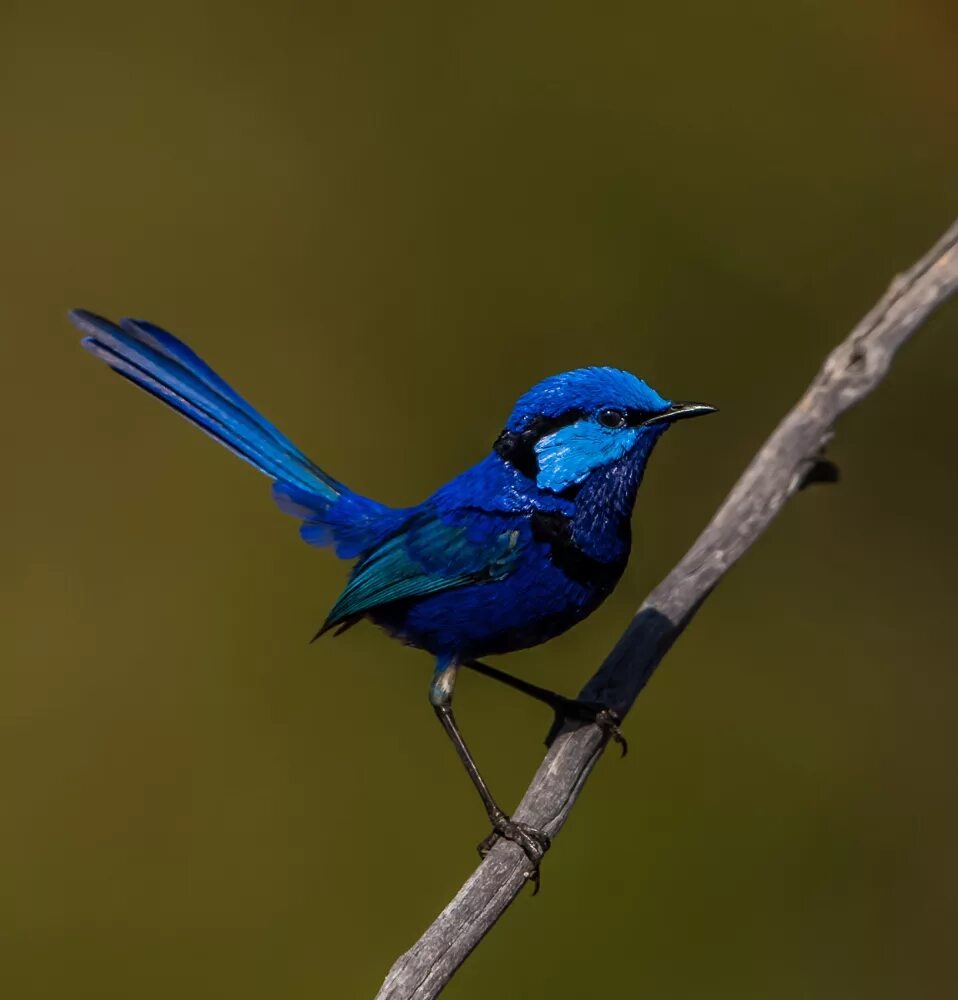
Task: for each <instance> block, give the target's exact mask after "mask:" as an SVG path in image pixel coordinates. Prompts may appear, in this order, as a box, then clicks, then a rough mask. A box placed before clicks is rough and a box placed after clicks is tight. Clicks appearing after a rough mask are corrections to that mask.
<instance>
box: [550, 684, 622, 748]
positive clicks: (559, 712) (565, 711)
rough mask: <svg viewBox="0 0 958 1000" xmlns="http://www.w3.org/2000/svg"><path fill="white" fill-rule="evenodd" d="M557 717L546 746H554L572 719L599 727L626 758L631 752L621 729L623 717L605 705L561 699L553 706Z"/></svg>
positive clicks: (574, 699) (575, 699)
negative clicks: (563, 728) (560, 732)
mask: <svg viewBox="0 0 958 1000" xmlns="http://www.w3.org/2000/svg"><path fill="white" fill-rule="evenodd" d="M553 708H554V709H555V713H556V717H555V720H554V721H553V723H552V728H551V729H550V730H549V733H548V735H547V736H546V746H547V747H550V746H552V741H553V740H554V739H555V738H556V736H558V735H559V730H560V729H562V727H563V726H564V725H565V724H566V722H567V721H569V720H570V719H572V720H574V721H576V722H592V723H594V724H595V725H597V726H598V727H599V728H600V729H601V730H602V731H603V732H604V733H605V735H606V738H607V739H610V740H612V742H613V743H617V744H618V746H619V749H620V750H621V752H622V756H623V757H624V756H625V755H626V754H627V753H628V752H629V744H628V741H627V740H626V738H625V737H624V736H623V735H622V730H621V729H619V723H620V722H621V721H622V716H621V715H619V713H618V712H615V711H613V710H612V709H611V708H606V706H605V705H600V704H599V703H598V702H595V701H580V700H579V699H577V698H560V699H559V701H558V702H557V703H556V704H555V705H553Z"/></svg>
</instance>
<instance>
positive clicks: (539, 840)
mask: <svg viewBox="0 0 958 1000" xmlns="http://www.w3.org/2000/svg"><path fill="white" fill-rule="evenodd" d="M500 838H502V839H503V840H511V841H512V842H513V843H514V844H518V845H519V846H520V847H521V848H522V850H523V853H524V854H525V856H526V858H527V859H528V860H529V865H530V870H529V871H528V872H526V878H527V879H528V880H529V881H530V882H531V883H532V885H533V890H532V895H533V896H534V895H535V894H536V893H537V892H538V891H539V862H540V861H542V856H543V855H544V854H545V853H546V851H548V850H549V847H550V846H551V844H552V840H551V838H550V837H549V836H548V834H545V833H543V832H542V831H541V830H537V829H536V828H535V827H534V826H529V824H528V823H520V822H518V821H517V820H514V819H510V818H509V817H508V816H506V815H504V814H503V815H502V816H498V817H496V818H494V819H493V824H492V833H490V834H489V836H488V837H486V839H485V840H484V841H482V843H481V844H480V845H479V848H478V850H479V857H480V858H484V857H485V856H486V855H487V854H488V853H489V852H490V851H491V850H492V849H493V847H495V846H496V844H497V843H498V841H499V839H500Z"/></svg>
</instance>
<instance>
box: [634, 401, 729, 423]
mask: <svg viewBox="0 0 958 1000" xmlns="http://www.w3.org/2000/svg"><path fill="white" fill-rule="evenodd" d="M717 412H718V408H717V407H715V406H709V405H708V403H673V404H672V405H671V406H670V407H669V408H668V409H667V410H666V411H665V412H664V413H657V414H656V415H655V416H654V417H649V418H648V420H643V421H642V426H643V427H648V426H650V425H651V424H672V423H675V421H676V420H688V419H689V418H690V417H704V416H705V414H706V413H717Z"/></svg>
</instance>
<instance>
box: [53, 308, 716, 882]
mask: <svg viewBox="0 0 958 1000" xmlns="http://www.w3.org/2000/svg"><path fill="white" fill-rule="evenodd" d="M71 319H72V320H73V322H74V323H75V324H76V325H77V326H78V327H79V328H80V329H81V330H82V331H83V332H84V334H86V336H85V338H84V340H83V346H84V347H86V348H87V350H89V351H91V352H92V353H93V354H95V355H96V356H97V357H99V358H101V359H102V360H104V361H105V362H106V363H107V364H108V365H109V366H110V367H111V368H113V369H114V370H115V371H117V372H118V373H119V374H121V375H123V376H124V377H125V378H127V379H129V380H130V381H132V382H134V383H135V384H137V385H139V386H140V387H141V388H143V389H145V390H146V391H147V392H149V393H151V394H152V395H154V396H156V397H157V398H159V399H161V400H162V401H163V402H165V403H166V404H167V405H168V406H170V407H172V408H173V409H174V410H176V411H177V412H179V413H181V414H182V415H183V416H185V417H186V418H187V419H189V420H191V421H192V422H193V423H195V424H196V425H197V426H199V427H200V428H201V429H202V430H204V431H205V432H206V433H207V434H209V435H210V436H212V437H213V438H214V439H216V440H217V441H219V442H220V443H221V444H223V445H224V446H225V447H227V448H228V449H230V450H231V451H232V452H234V453H235V454H237V455H239V457H240V458H243V459H244V460H245V461H247V462H249V463H250V464H251V465H253V466H255V467H256V468H257V469H259V470H260V471H261V472H263V473H265V474H266V475H267V476H269V477H270V478H271V479H272V480H273V496H274V499H275V500H276V502H277V503H278V505H279V506H280V508H281V509H282V510H284V511H286V512H287V513H290V514H293V515H295V516H296V517H298V518H300V519H301V520H302V522H303V524H302V526H301V529H300V532H301V534H302V537H303V538H304V540H306V541H307V542H309V543H310V544H312V545H323V546H332V547H333V548H334V549H335V551H336V553H337V555H339V556H340V557H341V558H344V559H355V560H357V562H356V565H355V567H354V569H353V572H352V574H351V576H350V579H349V582H348V584H347V586H346V588H345V590H344V591H343V593H342V594H341V595H340V597H339V599H338V600H337V601H336V603H335V604H334V606H333V608H332V610H331V611H330V613H329V616H328V618H327V619H326V622H325V624H324V625H323V627H322V629H321V630H320V634H322V632H325V631H327V630H328V629H331V628H334V627H341V628H342V627H347V626H349V625H350V624H352V623H353V622H356V621H358V620H360V619H361V618H369V619H371V620H372V621H373V622H375V623H376V624H378V625H381V626H382V627H383V628H385V629H386V630H387V631H388V632H390V633H391V634H392V635H394V636H396V637H397V638H399V639H401V640H403V641H404V642H407V643H409V644H411V645H413V646H417V647H419V648H421V649H424V650H426V651H428V652H429V653H431V654H433V656H435V657H436V661H437V671H436V675H435V677H434V681H433V685H432V688H431V695H430V696H431V700H432V702H433V705H434V707H435V709H436V712H437V714H438V715H439V717H440V719H441V720H442V722H443V725H444V726H445V727H446V729H447V731H448V732H449V735H450V736H451V737H452V739H453V741H454V742H455V743H456V746H457V749H458V751H459V753H460V755H461V756H462V758H463V761H464V763H465V764H466V767H467V770H469V773H470V775H471V777H472V778H473V781H474V782H475V783H476V784H477V787H478V788H479V790H480V793H481V794H482V796H483V801H484V803H485V805H486V809H487V812H488V813H489V816H490V819H491V820H492V822H493V828H494V832H495V833H498V834H500V835H504V836H507V837H509V838H510V839H513V840H516V841H518V842H519V843H520V844H521V845H522V846H523V848H524V850H526V852H527V854H529V856H530V858H531V859H532V860H533V862H534V863H537V862H538V858H539V856H541V853H542V850H544V849H545V846H547V838H544V837H543V836H542V835H541V834H538V833H537V832H536V831H530V830H528V829H527V828H524V827H522V826H521V825H520V824H516V823H513V822H512V821H511V820H509V819H508V817H506V816H505V814H504V813H503V812H502V811H501V810H500V809H499V807H498V806H497V805H496V804H495V802H494V801H493V800H492V798H491V796H489V793H488V789H486V788H485V785H484V783H483V782H482V780H481V778H480V777H479V774H478V770H477V769H476V768H475V764H474V762H473V761H472V758H471V756H470V754H469V751H468V750H467V749H466V747H465V744H464V743H463V741H462V737H461V735H460V734H459V731H458V728H457V726H456V724H455V720H454V718H453V716H452V711H451V701H452V691H453V687H454V683H455V676H456V670H457V668H458V666H459V665H460V664H466V665H472V666H475V667H476V668H477V669H482V670H483V671H485V672H492V673H495V671H492V670H491V668H488V667H485V666H484V665H482V664H478V663H476V662H475V661H477V660H478V659H479V658H480V657H483V656H486V655H489V654H496V653H505V652H509V651H511V650H515V649H521V648H524V647H527V646H532V645H536V644H537V643H540V642H544V641H545V640H547V639H550V638H552V637H553V636H556V635H559V634H560V633H562V632H564V631H565V630H566V629H568V628H569V627H570V626H572V625H574V624H576V623H577V622H579V621H581V620H582V619H583V618H585V617H586V616H587V615H588V614H590V613H591V612H592V611H594V610H595V608H596V607H598V606H599V604H601V603H602V601H603V600H604V599H605V598H606V597H607V596H608V594H609V593H610V592H611V591H612V589H613V588H614V587H615V584H616V583H617V582H618V580H619V577H620V576H621V574H622V571H623V570H624V568H625V565H626V562H627V560H628V557H629V550H630V546H631V529H630V524H631V515H632V508H633V505H634V503H635V497H636V492H637V490H638V488H639V485H640V483H641V481H642V476H643V473H644V471H645V466H646V462H647V461H648V458H649V456H650V454H651V452H652V449H653V448H654V446H655V444H656V443H657V441H658V440H659V438H660V437H661V435H662V434H663V432H664V431H665V430H666V429H667V428H668V427H669V426H670V424H671V423H673V422H674V421H676V420H679V419H684V418H686V417H691V416H697V415H699V414H702V413H708V412H711V411H712V408H711V407H708V406H705V405H703V404H693V403H673V402H671V401H669V400H667V399H665V398H663V397H662V396H660V395H659V394H658V393H657V392H655V391H654V390H653V389H652V388H650V387H649V386H648V385H646V383H645V382H643V381H641V380H640V379H638V378H636V377H635V376H634V375H631V374H629V373H628V372H623V371H619V370H618V369H615V368H583V369H578V370H576V371H571V372H565V373H563V374H561V375H555V376H552V377H551V378H547V379H545V380H544V381H542V382H540V383H539V384H538V385H536V386H534V387H533V388H532V389H531V390H529V392H527V393H525V394H524V395H523V396H522V397H520V399H519V400H518V402H517V403H516V405H515V407H514V409H513V412H512V414H511V415H510V417H509V419H508V420H507V422H506V424H505V428H504V429H503V431H502V433H501V434H500V435H499V437H498V439H497V440H496V442H495V445H494V448H493V450H492V453H491V454H490V455H488V456H487V457H486V458H484V459H483V460H482V461H480V462H479V463H478V464H476V465H474V466H472V467H471V468H469V469H467V470H466V471H465V472H463V473H462V474H461V475H459V476H457V477H456V478H454V479H452V480H450V481H449V482H448V483H446V484H445V485H444V486H442V487H441V488H440V489H439V490H437V491H436V492H435V493H434V494H433V495H432V496H431V497H429V498H428V499H426V500H425V501H423V502H422V503H421V504H419V505H417V506H415V507H410V508H402V509H397V508H392V507H387V506H385V505H383V504H380V503H377V502H376V501H374V500H371V499H369V498H367V497H363V496H360V495H359V494H357V493H354V492H353V491H352V490H350V489H348V488H347V487H346V486H344V485H343V484H342V483H340V482H338V481H337V480H335V479H333V478H332V477H331V476H330V475H328V474H327V473H326V472H324V471H323V470H322V469H321V468H319V467H318V466H317V465H315V464H314V463H313V462H312V461H311V460H310V459H309V458H307V457H306V456H305V455H304V454H303V452H301V451H300V450H299V449H298V448H297V447H296V446H295V445H294V444H293V443H292V442H291V441H290V440H289V439H288V438H286V437H285V436H284V435H283V434H282V433H280V431H278V430H277V429H276V428H275V427H274V426H273V425H272V424H271V423H269V422H268V421H267V420H266V419H265V418H264V417H262V416H261V415H260V414H259V413H258V412H257V411H256V410H255V409H253V407H252V406H250V404H249V403H247V402H246V400H244V399H243V398H242V397H241V396H240V395H238V394H237V393H236V392H235V391H234V390H233V389H232V388H231V387H230V386H229V385H228V384H227V383H226V382H225V381H223V379H222V378H220V377H219V376H218V375H217V374H216V373H215V372H214V371H213V370H212V369H211V368H210V367H209V366H208V365H207V364H206V363H205V362H204V361H202V360H201V359H200V358H199V357H198V356H197V355H196V354H194V353H193V351H192V350H190V348H188V347H187V346H186V345H185V344H183V343H182V342H181V341H179V340H177V339H176V338H175V337H174V336H172V334H169V333H167V332H166V331H164V330H161V329H160V328H159V327H156V326H153V325H152V324H150V323H146V322H143V321H141V320H129V319H125V320H122V321H121V322H120V324H119V325H117V324H115V323H112V322H111V321H109V320H106V319H103V318H102V317H99V316H96V315H94V314H93V313H89V312H85V311H81V310H77V311H75V312H73V313H71ZM500 679H502V678H500ZM507 682H508V683H511V684H512V685H513V686H516V687H519V688H520V689H524V690H527V693H535V692H538V693H537V694H535V696H536V697H540V698H541V699H542V700H546V701H549V703H550V704H553V705H554V707H563V706H565V707H568V705H569V704H572V703H569V702H567V701H566V700H565V699H560V698H559V696H557V695H551V694H550V693H549V692H542V691H541V689H531V688H530V686H529V685H525V684H524V682H521V681H517V680H515V679H510V680H508V681H507ZM546 696H548V697H546ZM550 699H551V700H550Z"/></svg>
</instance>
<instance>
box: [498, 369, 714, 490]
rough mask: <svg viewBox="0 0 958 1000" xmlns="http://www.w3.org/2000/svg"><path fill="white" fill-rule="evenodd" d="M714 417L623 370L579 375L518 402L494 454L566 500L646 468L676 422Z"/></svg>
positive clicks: (558, 379)
mask: <svg viewBox="0 0 958 1000" xmlns="http://www.w3.org/2000/svg"><path fill="white" fill-rule="evenodd" d="M713 412H715V407H713V406H707V405H706V404H705V403H676V402H673V401H671V400H668V399H665V398H663V397H662V396H660V395H659V394H658V393H657V392H656V391H655V390H654V389H653V388H652V387H651V386H649V385H646V383H645V382H643V381H642V380H641V379H640V378H636V376H635V375H632V374H630V373H629V372H624V371H620V370H619V369H618V368H577V369H576V370H575V371H571V372H563V373H562V374H561V375H553V376H552V377H551V378H547V379H544V380H543V381H542V382H540V383H539V384H538V385H536V386H533V387H532V388H531V389H530V390H529V391H528V392H527V393H525V395H523V396H521V397H520V398H519V401H518V402H517V403H516V405H515V408H514V409H513V411H512V415H511V416H510V417H509V420H508V422H507V423H506V426H505V430H503V432H502V433H501V434H500V435H499V437H498V439H497V440H496V443H495V451H496V453H497V454H498V455H499V457H500V458H501V459H502V460H503V461H505V462H507V463H508V464H509V465H511V466H513V467H514V468H516V469H518V470H519V471H520V472H521V473H523V474H524V475H526V476H528V477H529V478H530V479H534V480H535V481H536V484H537V485H538V486H539V487H540V488H541V489H545V490H549V491H551V492H553V493H562V492H563V491H565V490H568V489H569V488H571V487H575V486H577V485H578V484H579V483H581V482H583V481H584V480H585V479H586V478H587V477H588V476H589V475H591V474H592V473H593V472H595V471H597V470H598V469H601V468H603V467H605V466H608V465H612V464H614V463H618V462H622V461H629V460H636V461H641V462H644V460H645V459H646V458H647V457H648V455H649V452H650V451H651V449H652V446H653V445H654V444H655V442H656V441H657V440H658V438H659V437H660V436H661V434H662V432H663V431H665V430H666V429H667V428H668V427H669V426H670V425H671V424H673V423H674V422H675V421H677V420H684V419H687V418H689V417H698V416H701V415H703V414H706V413H713Z"/></svg>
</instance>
